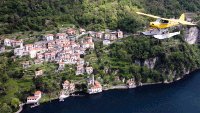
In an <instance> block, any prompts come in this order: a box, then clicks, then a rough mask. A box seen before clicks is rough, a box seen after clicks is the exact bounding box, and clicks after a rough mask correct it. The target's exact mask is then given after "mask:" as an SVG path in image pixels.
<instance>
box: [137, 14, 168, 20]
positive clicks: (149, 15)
mask: <svg viewBox="0 0 200 113" xmlns="http://www.w3.org/2000/svg"><path fill="white" fill-rule="evenodd" d="M136 13H137V14H139V15H143V16H148V17H151V18H156V19H158V18H160V19H162V20H168V21H169V20H171V19H167V18H162V17H159V16H155V15H151V14H145V13H142V12H136Z"/></svg>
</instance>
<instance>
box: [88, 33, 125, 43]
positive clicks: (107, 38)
mask: <svg viewBox="0 0 200 113" xmlns="http://www.w3.org/2000/svg"><path fill="white" fill-rule="evenodd" d="M91 34H92V33H91ZM93 36H94V37H96V38H99V39H102V40H103V45H109V44H111V43H112V42H113V41H115V40H117V39H121V38H123V37H124V35H123V32H122V31H120V30H117V31H110V30H105V32H95V33H94V34H93Z"/></svg>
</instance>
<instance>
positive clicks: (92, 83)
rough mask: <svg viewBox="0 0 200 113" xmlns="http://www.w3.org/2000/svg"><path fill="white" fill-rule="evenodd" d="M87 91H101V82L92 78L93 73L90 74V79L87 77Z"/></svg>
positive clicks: (92, 92) (90, 92)
mask: <svg viewBox="0 0 200 113" xmlns="http://www.w3.org/2000/svg"><path fill="white" fill-rule="evenodd" d="M87 92H88V93H89V94H94V93H100V92H102V86H101V84H100V83H99V82H98V81H97V80H94V75H93V76H92V79H91V78H89V79H88V89H87Z"/></svg>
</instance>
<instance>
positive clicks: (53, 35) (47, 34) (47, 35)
mask: <svg viewBox="0 0 200 113" xmlns="http://www.w3.org/2000/svg"><path fill="white" fill-rule="evenodd" d="M46 36H54V35H53V34H47V35H46Z"/></svg>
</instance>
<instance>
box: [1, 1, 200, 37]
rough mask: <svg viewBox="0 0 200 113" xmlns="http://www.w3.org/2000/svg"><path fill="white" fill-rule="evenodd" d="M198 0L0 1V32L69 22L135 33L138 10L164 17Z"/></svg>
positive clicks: (193, 6)
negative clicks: (136, 12)
mask: <svg viewBox="0 0 200 113" xmlns="http://www.w3.org/2000/svg"><path fill="white" fill-rule="evenodd" d="M199 7H200V0H193V1H188V0H167V1H166V0H151V1H149V0H140V1H138V0H118V1H116V0H95V1H94V0H2V1H0V14H1V17H0V26H1V29H0V34H4V33H12V32H16V31H26V30H36V31H41V30H47V29H53V28H55V27H58V26H59V24H61V23H62V24H63V23H68V24H75V25H77V26H84V27H86V28H87V29H95V30H99V29H104V28H110V29H117V28H120V29H123V30H125V31H128V32H136V31H137V30H138V29H140V28H142V26H143V24H145V19H144V18H141V17H140V16H137V15H136V14H135V11H138V10H141V11H144V12H149V13H152V14H155V15H161V16H164V17H174V16H177V17H178V16H179V15H180V14H181V13H183V12H195V13H196V12H199V11H200V9H199Z"/></svg>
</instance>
